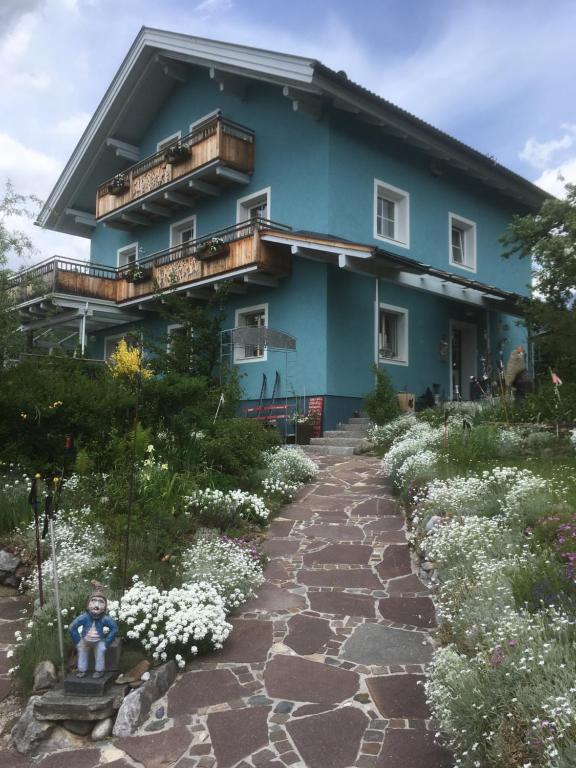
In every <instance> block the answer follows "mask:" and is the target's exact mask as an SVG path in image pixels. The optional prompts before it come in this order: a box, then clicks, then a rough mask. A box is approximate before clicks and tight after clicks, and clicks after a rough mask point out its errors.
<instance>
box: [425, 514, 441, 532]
mask: <svg viewBox="0 0 576 768" xmlns="http://www.w3.org/2000/svg"><path fill="white" fill-rule="evenodd" d="M441 522H442V518H441V517H440V516H439V515H432V517H431V518H430V520H428V522H427V523H426V532H427V533H430V531H431V530H433V529H434V528H435V527H436V526H437V525H438V524H439V523H441Z"/></svg>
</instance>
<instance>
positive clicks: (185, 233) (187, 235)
mask: <svg viewBox="0 0 576 768" xmlns="http://www.w3.org/2000/svg"><path fill="white" fill-rule="evenodd" d="M195 237H196V216H190V217H188V218H187V219H182V221H177V222H176V223H175V224H172V226H171V227H170V247H171V248H176V247H177V246H179V245H181V246H183V248H182V255H183V256H184V255H186V251H187V249H186V244H187V243H189V242H190V241H191V240H194V238H195Z"/></svg>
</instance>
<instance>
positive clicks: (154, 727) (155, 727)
mask: <svg viewBox="0 0 576 768" xmlns="http://www.w3.org/2000/svg"><path fill="white" fill-rule="evenodd" d="M167 722H168V720H167V719H166V718H164V719H163V720H153V721H152V722H151V723H150V724H149V725H147V726H146V728H144V730H145V731H161V730H162V728H164V726H165V725H166V723H167Z"/></svg>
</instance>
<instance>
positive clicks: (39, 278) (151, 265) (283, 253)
mask: <svg viewBox="0 0 576 768" xmlns="http://www.w3.org/2000/svg"><path fill="white" fill-rule="evenodd" d="M287 231H288V228H287V227H285V226H283V225H281V224H275V223H273V222H268V221H262V220H255V221H247V222H243V223H241V224H237V225H235V226H233V227H227V228H226V229H222V230H219V231H217V232H213V233H211V234H210V235H206V236H204V237H200V238H197V239H196V240H191V241H190V242H188V243H185V244H184V245H179V246H176V247H175V248H168V249H166V250H164V251H159V252H157V253H154V254H152V255H151V256H149V257H148V258H146V259H143V260H140V261H138V262H135V263H133V264H129V265H127V266H125V267H121V268H120V269H115V268H113V267H106V266H102V265H99V264H92V263H90V262H82V261H73V260H70V259H62V258H60V257H55V258H53V259H49V260H47V261H44V262H42V263H41V264H38V265H37V266H35V267H32V268H31V269H28V270H26V271H24V272H20V273H18V274H17V275H14V276H13V277H12V279H11V282H10V290H11V291H13V295H14V299H15V301H16V303H17V305H20V306H22V305H24V304H29V303H30V302H33V301H34V299H44V298H47V297H54V296H55V295H58V296H60V297H80V298H82V299H84V298H86V299H99V300H104V301H109V302H114V303H115V304H116V305H119V306H122V305H127V304H130V303H131V302H138V301H141V300H146V299H153V298H154V297H155V296H156V295H157V294H158V293H161V292H163V291H177V290H182V289H184V288H186V287H192V286H194V285H195V284H200V285H203V284H206V283H214V282H219V281H220V280H225V279H231V280H233V279H234V278H235V277H238V276H242V275H243V274H244V273H247V272H249V271H251V272H258V273H261V274H264V275H268V276H270V277H278V276H283V275H287V274H288V273H289V272H290V263H291V255H290V251H289V249H287V248H279V247H278V246H277V245H275V244H274V243H265V242H263V241H262V236H263V235H264V234H270V233H276V234H279V235H280V234H285V233H286V232H287ZM219 278H220V280H219Z"/></svg>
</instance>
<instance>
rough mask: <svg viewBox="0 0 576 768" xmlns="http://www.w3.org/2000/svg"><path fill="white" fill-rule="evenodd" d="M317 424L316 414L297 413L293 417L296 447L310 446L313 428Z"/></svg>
mask: <svg viewBox="0 0 576 768" xmlns="http://www.w3.org/2000/svg"><path fill="white" fill-rule="evenodd" d="M317 423H318V414H316V413H297V414H296V416H295V417H294V432H295V435H296V437H295V442H296V445H310V438H311V437H312V433H313V432H314V427H315V425H316V424H317Z"/></svg>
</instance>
